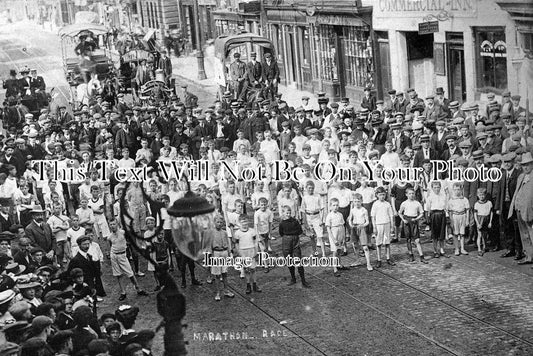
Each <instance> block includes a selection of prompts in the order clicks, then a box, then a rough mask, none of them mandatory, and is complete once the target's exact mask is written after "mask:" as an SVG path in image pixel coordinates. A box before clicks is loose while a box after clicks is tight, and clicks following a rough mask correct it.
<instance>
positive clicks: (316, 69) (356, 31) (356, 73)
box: [265, 1, 379, 102]
mask: <svg viewBox="0 0 533 356" xmlns="http://www.w3.org/2000/svg"><path fill="white" fill-rule="evenodd" d="M323 3H324V4H323V6H320V7H319V6H308V7H307V8H306V9H305V11H299V10H294V7H292V6H287V7H283V6H275V7H269V6H267V5H265V8H266V23H267V28H268V36H269V37H270V38H271V39H272V41H273V42H274V46H275V47H276V49H277V55H278V65H279V66H280V71H281V73H282V84H285V85H287V86H292V87H294V88H297V89H301V90H307V91H313V92H319V91H325V92H326V93H327V95H328V96H329V97H330V98H332V99H333V100H339V99H340V98H341V97H344V96H347V97H349V98H350V99H351V100H352V101H353V100H355V101H356V102H357V101H359V100H360V99H361V97H362V95H363V89H364V88H365V87H370V88H372V89H373V90H375V89H378V87H379V82H378V80H377V78H378V75H377V73H376V62H375V56H374V53H375V47H374V46H375V43H374V40H373V32H372V29H371V28H372V25H371V13H372V9H371V8H370V7H366V8H362V7H360V6H359V7H354V6H355V5H354V4H355V3H354V2H350V3H348V2H344V1H340V2H333V1H331V2H328V1H326V2H323Z"/></svg>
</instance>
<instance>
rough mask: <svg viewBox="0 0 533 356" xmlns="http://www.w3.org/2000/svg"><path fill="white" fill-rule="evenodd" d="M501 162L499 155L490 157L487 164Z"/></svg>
mask: <svg viewBox="0 0 533 356" xmlns="http://www.w3.org/2000/svg"><path fill="white" fill-rule="evenodd" d="M501 161H502V155H501V154H499V153H496V154H493V155H492V156H490V158H489V160H488V162H489V163H500V162H501Z"/></svg>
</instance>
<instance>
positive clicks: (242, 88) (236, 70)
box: [229, 52, 248, 100]
mask: <svg viewBox="0 0 533 356" xmlns="http://www.w3.org/2000/svg"><path fill="white" fill-rule="evenodd" d="M233 58H234V61H233V63H231V64H230V66H229V75H230V78H231V85H232V88H233V98H234V99H241V100H244V95H245V94H246V89H247V88H246V87H247V81H246V79H247V75H248V73H247V70H246V64H244V62H243V61H241V54H240V53H239V52H236V53H234V54H233Z"/></svg>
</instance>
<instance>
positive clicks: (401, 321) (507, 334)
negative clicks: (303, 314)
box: [202, 258, 533, 355]
mask: <svg viewBox="0 0 533 356" xmlns="http://www.w3.org/2000/svg"><path fill="white" fill-rule="evenodd" d="M348 259H349V260H352V261H353V259H352V258H348ZM352 261H350V262H352ZM465 267H466V266H465ZM202 269H204V270H206V268H205V267H203V266H202ZM206 271H207V270H206ZM365 272H366V271H365ZM372 273H377V274H378V275H379V276H381V277H382V278H384V279H386V280H388V281H389V282H392V284H393V285H394V284H395V285H400V287H401V288H402V289H408V290H410V291H411V292H410V295H415V296H416V298H415V299H417V300H423V301H424V304H426V301H429V302H428V303H431V304H436V305H438V308H439V309H440V314H444V315H446V316H448V317H449V318H451V319H453V320H454V322H455V323H457V324H459V325H461V326H460V327H463V326H464V328H465V329H469V330H472V329H474V330H477V329H479V330H482V332H483V333H485V335H486V337H487V338H489V339H490V337H491V335H497V336H498V337H495V339H500V340H501V339H503V340H505V342H506V343H509V344H514V345H515V348H519V349H520V348H524V347H525V348H526V349H528V350H529V349H530V348H533V342H532V341H530V340H528V339H526V338H524V337H522V336H520V335H518V334H517V333H515V332H513V331H509V330H506V329H505V328H503V327H501V326H499V325H497V324H495V323H494V322H491V321H487V320H483V319H482V318H480V317H478V316H476V315H474V314H473V313H471V312H468V311H466V310H464V309H462V308H461V307H457V306H455V305H453V304H452V303H451V302H449V301H446V300H444V299H443V298H441V297H439V296H435V295H434V294H432V293H429V292H427V291H425V290H423V289H422V288H419V287H417V286H415V285H413V284H412V283H409V282H405V281H403V280H402V279H401V278H398V277H396V276H394V275H393V274H391V273H388V272H387V269H386V268H385V269H383V268H382V269H375V270H374V272H372ZM322 274H323V269H320V271H317V272H315V273H313V272H311V269H306V275H308V276H309V278H310V279H315V280H316V281H317V282H319V283H320V284H322V285H324V286H327V287H328V288H330V289H331V290H333V291H335V292H336V294H337V295H339V297H341V296H342V298H347V299H349V300H352V301H354V303H356V304H358V305H360V306H361V307H362V308H366V309H368V310H371V311H373V312H374V313H376V314H378V315H380V316H381V317H383V318H386V319H388V320H390V321H392V322H393V323H395V324H396V325H398V326H399V327H400V328H401V329H404V330H406V331H408V332H410V333H413V334H416V335H417V336H418V337H420V338H422V339H424V340H426V341H428V342H429V343H431V344H433V345H435V346H436V347H437V348H438V349H441V350H442V351H443V352H444V353H446V354H450V355H465V354H471V353H470V351H465V350H463V349H461V348H460V346H459V347H457V346H454V345H453V344H449V341H448V339H446V338H445V337H443V338H442V339H441V340H439V339H437V337H435V335H432V333H433V332H432V331H433V330H430V329H429V330H428V331H429V332H427V331H426V330H424V329H427V328H426V327H424V326H422V327H420V326H417V324H416V322H415V323H413V322H411V321H410V320H409V317H407V318H406V317H405V315H404V316H402V315H401V314H402V312H401V311H400V312H398V313H395V312H394V311H393V312H391V310H390V308H387V304H383V303H380V301H379V300H378V301H377V302H373V301H370V300H369V299H368V297H365V295H364V294H363V295H361V296H357V295H354V294H355V293H353V292H352V291H350V290H349V287H348V288H343V286H342V285H340V286H339V285H338V284H336V283H334V282H335V281H330V280H329V279H328V278H327V277H326V278H324V276H322ZM345 275H346V276H347V277H348V278H350V277H349V272H348V274H345ZM372 278H373V277H372ZM351 282H353V281H351ZM236 283H238V280H237V282H235V281H233V283H229V284H228V287H230V289H231V290H232V291H233V292H234V293H235V294H237V295H238V296H239V297H240V298H241V299H243V300H245V301H246V302H247V303H248V304H250V305H251V306H252V307H253V308H254V309H256V310H257V311H258V312H260V313H261V314H263V315H264V316H265V317H267V318H269V319H271V320H273V321H275V322H276V323H277V324H278V325H280V326H283V328H284V329H286V330H287V331H289V332H291V333H292V334H293V335H295V337H298V338H299V339H301V340H302V341H303V342H305V343H306V344H307V345H309V346H310V347H312V348H313V349H314V350H316V351H317V352H319V353H321V354H328V352H327V351H324V350H322V349H320V347H319V346H317V345H316V343H314V342H313V340H312V339H310V338H306V337H305V336H303V335H301V334H299V333H298V331H296V330H293V328H291V327H290V326H288V325H282V324H279V323H280V322H281V320H280V318H279V317H276V316H275V315H273V314H272V313H271V312H269V311H268V310H267V309H268V308H265V307H263V306H262V305H261V303H260V299H259V300H257V301H256V300H254V299H251V298H248V297H247V296H246V295H244V294H243V292H242V291H241V289H239V288H238V286H237V285H236ZM232 284H233V285H232ZM387 284H391V283H388V282H387ZM311 292H313V290H311ZM376 292H379V291H376ZM367 296H368V294H367ZM414 308H415V309H416V306H415V307H414ZM407 310H408V312H410V311H411V310H410V309H407ZM411 317H414V318H416V317H418V316H417V315H416V313H414V315H411ZM450 328H453V326H450ZM459 332H460V331H459ZM472 341H473V340H472ZM460 345H461V344H460ZM517 345H518V346H517ZM511 349H512V346H511V345H509V349H508V350H507V351H508V352H510V351H511ZM516 354H517V355H519V354H522V353H520V352H518V353H516Z"/></svg>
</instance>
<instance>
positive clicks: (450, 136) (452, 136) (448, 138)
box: [446, 134, 457, 140]
mask: <svg viewBox="0 0 533 356" xmlns="http://www.w3.org/2000/svg"><path fill="white" fill-rule="evenodd" d="M446 140H457V135H454V134H449V135H447V136H446Z"/></svg>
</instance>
